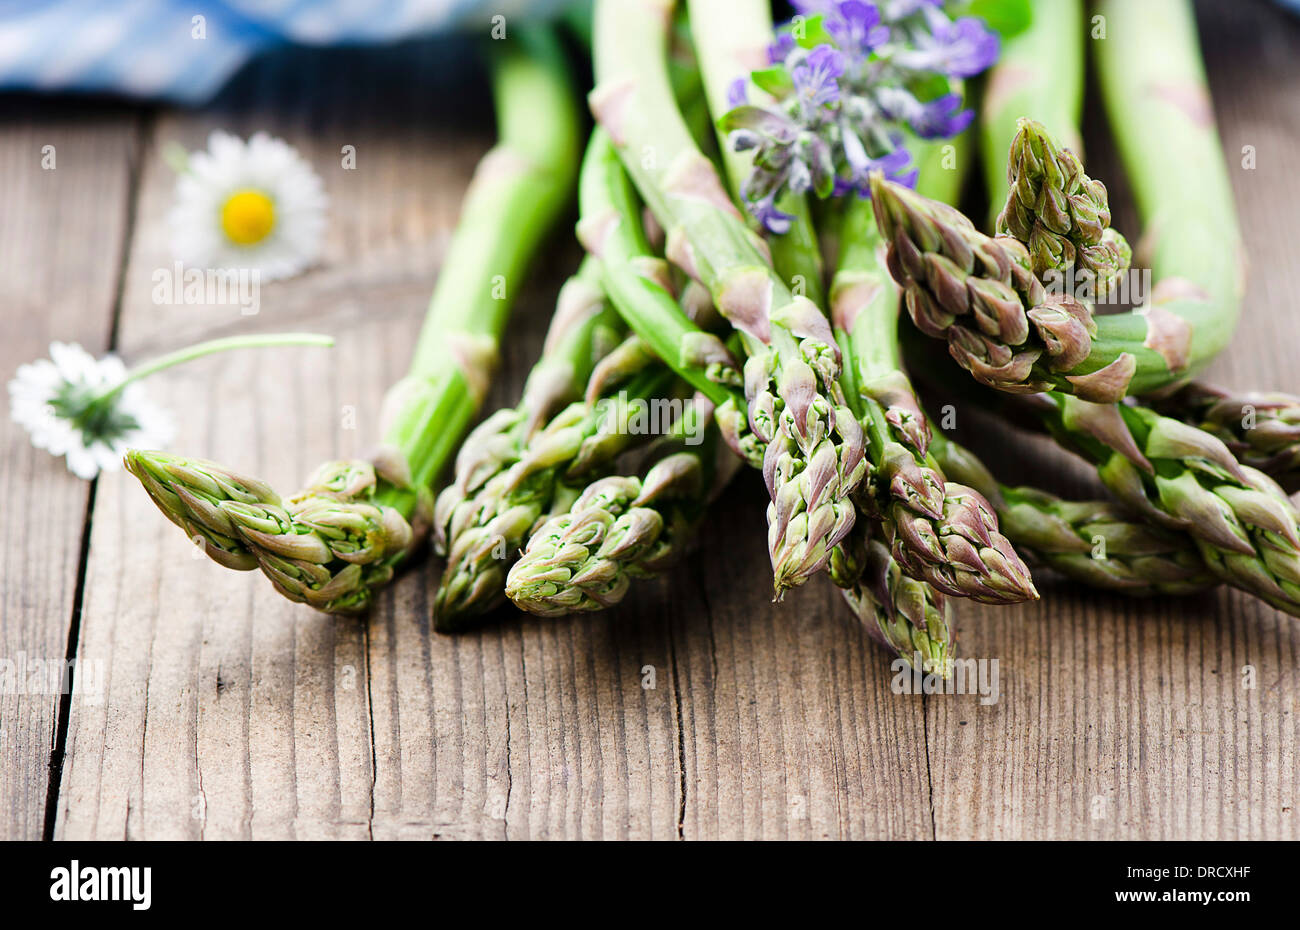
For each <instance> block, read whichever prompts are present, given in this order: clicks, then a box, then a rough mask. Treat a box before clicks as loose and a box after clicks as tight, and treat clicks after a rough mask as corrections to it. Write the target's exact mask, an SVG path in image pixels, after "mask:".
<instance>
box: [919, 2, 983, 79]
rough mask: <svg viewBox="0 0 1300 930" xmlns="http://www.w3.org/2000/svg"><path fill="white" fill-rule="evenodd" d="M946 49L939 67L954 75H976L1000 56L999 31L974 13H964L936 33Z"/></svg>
mask: <svg viewBox="0 0 1300 930" xmlns="http://www.w3.org/2000/svg"><path fill="white" fill-rule="evenodd" d="M934 38H935V40H936V41H937V42H938V43H939V45H940V47H942V49H943V63H942V65H941V66H940V67H942V68H943V70H944V71H946V72H947V73H948V74H950V75H952V76H953V77H963V78H965V77H974V76H975V75H977V74H979V73H980V72H981V71H983V70H984V69H985V68H987V67H988V66H989V65H991V64H993V62H995V61H996V60H997V57H998V36H997V33H995V32H993V31H992V30H991V29H988V28H986V27H985V25H984V23H983V21H981V20H979V19H976V18H975V17H974V16H964V17H962V18H961V19H959V20H957V21H956V22H955V23H950V24H948V25H947V26H946V27H944V28H943V29H941V30H936V31H935V33H934Z"/></svg>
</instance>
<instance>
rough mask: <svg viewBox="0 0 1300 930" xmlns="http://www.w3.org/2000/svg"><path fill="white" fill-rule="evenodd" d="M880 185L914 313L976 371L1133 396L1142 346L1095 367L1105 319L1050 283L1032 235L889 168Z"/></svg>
mask: <svg viewBox="0 0 1300 930" xmlns="http://www.w3.org/2000/svg"><path fill="white" fill-rule="evenodd" d="M871 192H872V204H873V205H874V208H875V215H876V224H877V226H878V227H879V229H880V232H881V234H882V235H883V236H884V238H885V240H886V241H887V242H888V243H889V255H888V263H889V271H890V274H891V275H893V277H894V280H895V281H897V282H898V284H899V285H900V286H901V287H902V288H903V290H904V293H905V295H906V300H907V309H908V313H909V315H910V316H911V317H912V320H913V322H915V323H916V325H917V328H918V329H920V330H921V331H922V332H923V333H925V334H926V335H928V336H932V337H935V338H939V339H946V340H947V342H948V350H949V352H950V353H951V354H952V356H953V358H955V359H956V360H957V361H958V363H960V364H961V366H962V367H963V368H965V369H966V370H967V371H969V372H970V373H971V374H972V375H973V376H974V377H975V379H976V380H977V381H980V382H981V383H983V384H987V385H989V386H990V387H995V388H998V389H1000V390H1003V391H1010V392H1013V393H1023V394H1028V393H1037V392H1039V391H1045V390H1051V389H1053V388H1055V389H1061V390H1066V391H1069V392H1071V393H1074V394H1077V395H1079V396H1080V397H1083V398H1085V399H1087V400H1091V401H1096V402H1099V403H1106V402H1111V401H1115V400H1118V399H1119V398H1121V397H1123V396H1124V394H1125V392H1126V391H1127V389H1128V385H1129V381H1130V380H1131V378H1132V375H1133V371H1134V365H1135V361H1134V357H1133V355H1132V354H1130V353H1123V354H1121V355H1120V356H1119V357H1118V358H1116V359H1115V361H1113V362H1112V363H1110V364H1109V365H1107V366H1105V367H1104V368H1101V369H1099V370H1093V371H1087V370H1086V367H1087V363H1088V359H1089V358H1090V357H1091V354H1090V353H1091V352H1092V346H1093V336H1094V334H1095V333H1096V332H1097V327H1098V324H1097V322H1096V321H1095V320H1094V319H1093V314H1092V308H1091V307H1090V306H1089V305H1087V304H1085V303H1083V302H1082V301H1079V300H1076V299H1075V298H1074V297H1073V296H1071V295H1069V294H1066V293H1059V292H1058V293H1048V292H1047V290H1046V288H1045V287H1044V286H1043V283H1042V281H1040V280H1039V278H1038V277H1037V276H1036V275H1035V274H1034V266H1033V262H1032V260H1031V257H1030V252H1029V248H1028V247H1027V246H1026V245H1025V243H1023V242H1021V241H1020V240H1018V239H1015V238H1013V237H1011V236H999V237H997V238H993V237H990V236H986V235H984V234H983V233H981V232H979V231H978V230H976V229H975V227H974V225H973V224H972V223H971V221H970V220H969V219H967V218H966V217H965V216H964V215H962V214H961V213H960V212H959V211H957V210H956V209H954V208H952V207H950V206H948V205H947V204H943V203H939V202H938V201H934V200H930V199H928V198H926V197H923V196H921V195H920V194H917V193H915V192H913V191H910V190H908V189H906V188H905V187H902V186H900V185H898V184H894V183H892V182H890V181H886V180H885V179H884V178H883V177H882V176H880V175H876V176H873V178H872V182H871Z"/></svg>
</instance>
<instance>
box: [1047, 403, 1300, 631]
mask: <svg viewBox="0 0 1300 930" xmlns="http://www.w3.org/2000/svg"><path fill="white" fill-rule="evenodd" d="M1039 407H1040V415H1041V416H1042V418H1043V421H1044V423H1045V424H1046V426H1047V428H1048V429H1049V430H1050V431H1051V432H1052V434H1053V436H1054V437H1055V438H1056V440H1057V441H1058V442H1059V443H1061V444H1062V445H1064V446H1066V447H1068V448H1071V449H1073V450H1075V451H1076V452H1078V453H1079V454H1080V455H1081V456H1083V457H1084V458H1085V459H1086V460H1087V461H1089V462H1091V463H1092V464H1094V465H1096V466H1097V473H1098V475H1099V477H1100V478H1101V480H1102V483H1103V484H1105V485H1106V487H1107V489H1108V490H1109V491H1110V492H1111V494H1112V495H1114V497H1115V498H1116V499H1117V500H1118V501H1119V502H1120V503H1121V504H1123V505H1124V506H1126V507H1128V508H1129V509H1130V510H1131V511H1132V512H1134V513H1136V514H1138V515H1140V516H1142V517H1143V518H1144V519H1146V520H1148V521H1149V522H1152V523H1154V524H1156V525H1159V526H1164V527H1166V528H1168V529H1170V530H1174V531H1176V532H1181V533H1185V534H1186V535H1187V536H1188V537H1190V538H1191V540H1192V541H1193V542H1194V543H1195V544H1196V547H1197V549H1198V550H1199V552H1200V553H1201V557H1202V558H1203V559H1204V560H1205V563H1206V565H1207V566H1209V569H1210V571H1211V572H1213V573H1214V575H1215V576H1216V577H1217V578H1219V579H1220V580H1222V581H1223V582H1225V583H1226V584H1230V585H1232V586H1234V587H1237V588H1241V589H1242V590H1244V591H1249V592H1250V593H1252V594H1254V595H1256V596H1257V597H1260V598H1262V599H1263V600H1265V601H1267V602H1268V603H1270V604H1272V605H1273V606H1274V607H1277V608H1278V609H1279V610H1283V611H1286V612H1287V613H1290V614H1292V615H1295V616H1300V526H1298V525H1297V520H1298V517H1297V513H1296V510H1295V508H1294V507H1293V506H1292V504H1291V502H1290V501H1289V500H1288V499H1287V496H1286V494H1285V492H1283V491H1282V489H1281V488H1279V487H1278V486H1277V484H1276V483H1275V482H1274V481H1273V480H1272V479H1271V478H1269V477H1268V476H1267V475H1265V474H1264V473H1263V472H1261V471H1258V470H1256V469H1254V468H1251V467H1249V466H1246V465H1242V464H1240V463H1239V462H1238V461H1237V460H1236V458H1234V457H1233V455H1232V452H1231V451H1229V449H1228V447H1227V446H1226V445H1224V444H1223V442H1222V441H1221V440H1219V439H1217V438H1216V437H1214V436H1212V435H1211V434H1209V433H1206V432H1204V431H1203V430H1199V429H1197V428H1196V427H1194V426H1188V425H1187V424H1186V423H1181V422H1179V421H1178V420H1173V419H1170V418H1169V417H1162V416H1160V415H1159V414H1157V413H1156V412H1155V411H1153V410H1151V409H1149V408H1146V407H1141V406H1137V405H1133V406H1130V405H1127V404H1118V405H1115V404H1111V405H1099V404H1089V403H1087V402H1086V401H1081V400H1079V399H1078V398H1076V397H1070V396H1068V395H1062V394H1049V395H1043V399H1042V402H1041V403H1040V404H1039Z"/></svg>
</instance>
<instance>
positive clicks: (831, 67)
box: [790, 45, 844, 110]
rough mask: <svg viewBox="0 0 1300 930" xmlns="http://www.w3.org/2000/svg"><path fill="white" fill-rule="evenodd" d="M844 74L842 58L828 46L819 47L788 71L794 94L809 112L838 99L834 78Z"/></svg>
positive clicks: (838, 91)
mask: <svg viewBox="0 0 1300 930" xmlns="http://www.w3.org/2000/svg"><path fill="white" fill-rule="evenodd" d="M843 73H844V56H843V55H841V54H840V53H839V52H838V51H836V50H835V49H834V48H832V47H831V46H829V45H819V46H817V47H816V48H815V49H813V50H812V52H811V53H809V55H808V57H807V58H805V59H804V60H803V61H802V62H800V63H799V64H797V65H795V66H794V68H792V69H791V71H790V77H791V79H792V80H793V81H794V87H795V93H797V94H798V96H799V100H800V102H801V103H802V104H803V105H804V106H805V107H807V108H808V109H810V110H813V109H817V108H818V107H824V106H828V105H829V104H832V103H835V102H836V101H837V100H839V99H840V86H839V84H838V83H837V82H836V80H835V79H836V78H838V77H839V76H840V75H842V74H843Z"/></svg>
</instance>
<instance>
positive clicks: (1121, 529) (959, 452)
mask: <svg viewBox="0 0 1300 930" xmlns="http://www.w3.org/2000/svg"><path fill="white" fill-rule="evenodd" d="M930 449H931V451H932V452H933V453H934V456H935V459H936V460H937V461H938V462H939V465H940V467H941V468H942V469H943V473H944V474H945V475H947V476H948V477H950V478H954V479H956V480H958V481H961V482H962V483H964V484H968V485H970V486H971V487H973V488H975V489H976V490H978V491H979V492H980V493H981V494H983V495H984V497H985V499H986V500H988V501H989V502H990V503H991V504H992V505H993V507H994V509H995V510H996V511H997V514H998V521H999V523H1000V525H1001V528H1002V532H1004V533H1006V535H1007V538H1008V539H1010V540H1011V541H1012V543H1014V544H1015V546H1016V548H1017V550H1018V551H1020V552H1023V553H1025V555H1026V556H1027V557H1028V558H1029V559H1030V560H1032V561H1035V562H1037V563H1039V564H1042V565H1046V566H1048V567H1049V568H1052V569H1055V570H1056V571H1057V572H1059V573H1060V574H1062V575H1064V576H1065V577H1067V578H1070V579H1073V580H1075V581H1080V582H1083V583H1084V584H1087V585H1091V586H1092V587H1095V588H1104V589H1106V590H1110V591H1117V592H1120V593H1122V594H1129V595H1135V596H1138V595H1153V594H1191V593H1194V592H1196V591H1203V590H1205V589H1206V588H1208V587H1213V586H1214V585H1217V584H1218V579H1217V578H1216V577H1215V576H1214V574H1213V573H1212V572H1211V571H1210V570H1209V568H1208V567H1207V566H1206V564H1205V560H1204V559H1203V558H1201V554H1200V552H1199V551H1198V550H1197V548H1196V545H1195V544H1194V543H1193V542H1192V541H1191V539H1189V538H1188V537H1187V536H1186V534H1183V533H1177V532H1173V531H1170V530H1167V529H1165V528H1163V527H1160V526H1153V525H1151V524H1149V523H1146V522H1144V521H1142V520H1140V519H1134V518H1133V516H1132V515H1131V514H1129V513H1128V512H1127V511H1126V510H1124V509H1123V508H1121V507H1117V506H1116V505H1115V504H1112V503H1110V502H1109V501H1096V500H1085V501H1070V500H1065V499H1063V498H1060V497H1057V496H1056V495H1054V494H1049V493H1047V492H1046V491H1041V490H1039V489H1037V488H1029V487H1009V486H1007V485H1004V484H999V483H998V482H997V480H996V479H995V478H994V477H993V475H992V474H991V473H990V472H989V470H988V469H987V468H986V467H985V465H984V463H983V462H981V461H980V460H979V459H978V458H976V457H975V455H974V454H973V453H972V452H970V451H969V450H968V449H966V448H964V447H962V446H960V445H958V444H957V443H956V442H954V441H953V440H951V439H948V438H947V437H946V436H944V435H943V434H942V433H935V435H934V441H933V442H932V444H931V446H930Z"/></svg>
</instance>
